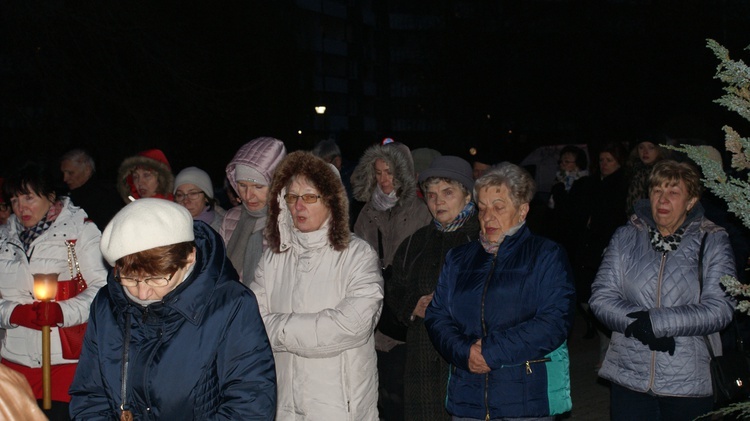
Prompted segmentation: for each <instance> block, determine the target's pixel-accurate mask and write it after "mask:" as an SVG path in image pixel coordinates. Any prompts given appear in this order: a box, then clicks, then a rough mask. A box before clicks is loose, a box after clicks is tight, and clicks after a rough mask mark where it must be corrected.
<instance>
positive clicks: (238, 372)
mask: <svg viewBox="0 0 750 421" xmlns="http://www.w3.org/2000/svg"><path fill="white" fill-rule="evenodd" d="M101 251H102V255H103V256H104V258H105V259H106V260H107V261H108V262H109V264H110V265H112V266H113V269H112V272H111V273H110V276H109V278H108V279H107V286H106V287H105V288H102V290H101V293H100V294H98V295H97V297H96V298H95V299H94V302H93V303H92V305H91V318H90V319H89V327H88V331H87V332H86V337H85V339H84V344H83V351H82V353H81V360H80V363H79V367H78V371H77V372H76V376H75V379H74V381H73V384H72V386H71V388H70V393H71V396H72V399H71V403H70V413H71V415H72V416H73V418H75V419H164V420H204V419H238V420H239V419H241V420H272V419H273V417H274V414H275V412H276V384H275V373H274V361H273V355H272V353H271V348H270V346H269V343H268V336H266V332H265V329H264V327H263V321H262V320H261V318H260V314H259V312H258V303H257V301H256V299H255V296H254V295H253V293H252V291H250V290H249V289H247V288H245V287H244V286H242V285H241V284H240V283H239V282H238V278H237V272H236V271H235V270H234V269H233V268H232V265H231V263H230V262H229V260H227V258H226V254H225V253H224V246H223V244H222V240H221V238H220V237H219V236H218V234H217V233H216V232H215V231H214V230H212V229H211V228H209V227H208V225H206V224H205V223H203V222H200V221H195V222H194V221H193V218H192V217H191V215H190V213H189V212H188V211H187V210H186V209H185V208H184V207H182V206H180V205H178V204H176V203H173V202H168V201H165V200H159V199H141V200H137V201H135V202H133V203H131V204H129V205H127V206H125V207H124V208H123V209H122V210H121V211H120V212H118V213H117V215H115V217H114V218H113V219H112V221H111V222H110V223H109V225H107V227H106V228H105V229H104V233H103V234H102V241H101ZM120 417H123V418H120ZM128 417H129V418H128Z"/></svg>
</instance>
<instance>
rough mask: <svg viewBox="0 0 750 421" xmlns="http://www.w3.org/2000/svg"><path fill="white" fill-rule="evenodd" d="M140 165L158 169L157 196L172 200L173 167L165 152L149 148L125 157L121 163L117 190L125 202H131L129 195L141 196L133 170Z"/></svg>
mask: <svg viewBox="0 0 750 421" xmlns="http://www.w3.org/2000/svg"><path fill="white" fill-rule="evenodd" d="M138 167H141V168H148V169H151V170H154V171H156V174H157V176H158V178H159V188H158V189H157V191H156V197H158V198H160V199H167V200H172V197H173V196H172V191H173V190H174V174H172V167H171V166H170V165H169V161H167V157H166V156H165V155H164V152H162V151H161V150H159V149H149V150H146V151H143V152H139V153H138V155H135V156H131V157H129V158H125V160H124V161H122V164H120V169H119V170H117V192H118V193H120V197H122V200H123V201H124V202H125V203H130V199H129V198H128V196H132V197H133V198H135V199H140V198H141V196H140V195H139V194H138V189H136V187H135V185H134V184H133V176H132V173H133V170H135V169H136V168H138Z"/></svg>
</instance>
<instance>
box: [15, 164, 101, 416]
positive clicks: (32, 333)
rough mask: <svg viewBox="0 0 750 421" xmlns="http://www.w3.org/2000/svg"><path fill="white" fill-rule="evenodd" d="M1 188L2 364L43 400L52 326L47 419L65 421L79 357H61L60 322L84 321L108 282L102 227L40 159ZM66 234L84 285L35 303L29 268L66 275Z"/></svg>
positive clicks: (31, 275) (62, 278)
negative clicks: (5, 205) (45, 332)
mask: <svg viewBox="0 0 750 421" xmlns="http://www.w3.org/2000/svg"><path fill="white" fill-rule="evenodd" d="M3 194H4V196H5V198H6V199H7V200H8V201H9V202H10V204H11V206H12V207H13V215H11V217H10V219H9V221H8V223H7V224H6V225H3V226H0V296H1V297H2V298H0V328H3V329H5V330H6V336H5V338H4V339H3V341H2V350H1V351H0V356H2V364H3V365H5V366H7V367H9V368H11V369H14V370H16V371H18V372H20V373H21V374H23V375H24V376H25V377H26V379H27V380H28V381H29V384H30V385H31V388H32V390H33V391H34V395H35V397H36V398H37V399H41V398H42V333H41V332H40V331H41V330H42V327H43V326H52V329H51V335H50V336H51V362H52V369H51V370H52V408H51V409H50V410H47V411H45V413H46V415H47V416H48V417H49V418H50V419H52V420H64V419H68V402H69V401H70V396H69V395H68V387H69V386H70V383H71V382H72V380H73V375H74V373H75V370H76V366H77V362H78V361H77V359H69V358H65V357H64V356H63V351H62V345H61V341H60V333H59V331H58V327H68V326H76V325H80V324H82V323H85V322H86V321H87V320H88V317H89V306H90V304H91V301H92V300H93V298H94V295H96V292H97V290H98V289H99V288H100V287H101V286H103V285H104V284H105V279H106V274H107V271H106V269H105V267H104V264H103V261H102V255H101V252H100V251H99V241H100V238H101V233H100V232H99V229H98V228H97V227H96V225H94V223H92V222H91V221H89V220H88V217H87V215H86V212H85V211H83V210H82V209H81V208H79V207H76V206H74V205H73V204H72V203H71V202H70V199H68V198H67V197H63V198H58V196H57V194H56V193H55V189H54V187H53V179H52V175H51V174H50V173H49V172H48V171H47V170H46V169H45V168H44V167H42V166H41V165H39V164H35V163H27V164H24V165H23V166H21V167H20V168H19V169H18V170H17V171H16V172H14V173H13V174H11V176H10V177H8V178H7V179H6V180H5V183H4V184H3ZM66 240H75V246H74V250H75V254H76V257H77V260H78V263H79V265H80V270H81V273H82V275H83V278H84V279H85V280H86V283H87V284H88V288H86V289H85V290H84V291H83V292H81V293H80V294H78V295H77V296H75V297H73V298H70V299H67V300H63V301H52V302H44V303H42V302H39V301H35V296H34V289H33V286H34V274H42V273H44V274H54V275H58V277H59V279H60V280H64V279H68V278H69V277H70V274H69V263H68V256H69V254H68V246H67V244H66Z"/></svg>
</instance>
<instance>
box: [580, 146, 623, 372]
mask: <svg viewBox="0 0 750 421" xmlns="http://www.w3.org/2000/svg"><path fill="white" fill-rule="evenodd" d="M626 153H627V152H626V151H625V147H624V146H623V145H622V144H621V143H619V142H610V143H607V144H605V145H604V146H603V147H602V148H601V150H600V151H599V163H598V164H599V165H598V168H599V169H598V171H597V172H596V174H595V175H594V176H592V177H591V179H592V181H593V183H592V189H591V192H590V193H591V198H590V200H589V202H588V206H589V207H588V209H587V210H586V215H587V221H586V226H585V227H584V229H583V230H582V231H581V232H579V233H576V236H575V238H576V239H577V242H578V243H577V245H576V247H575V249H574V251H573V254H572V255H571V264H572V265H573V276H574V277H575V283H576V299H577V300H578V305H579V309H580V310H581V312H582V314H583V316H584V320H585V321H586V333H585V335H584V337H585V338H593V337H594V336H596V334H598V336H599V361H598V363H597V366H596V369H597V370H598V369H599V367H601V363H602V361H604V355H605V354H606V352H607V347H608V346H609V335H610V331H609V329H608V328H606V327H605V326H604V325H602V324H601V323H599V322H598V321H597V319H596V317H594V315H593V314H592V313H591V310H590V309H589V304H588V302H589V299H590V298H591V284H592V283H593V282H594V278H595V277H596V272H597V270H599V265H600V264H601V262H602V254H603V253H604V249H605V248H606V247H607V244H609V240H610V239H611V238H612V235H613V234H614V233H615V230H616V229H617V228H618V227H620V226H621V225H624V224H625V222H627V213H626V212H625V210H626V209H625V200H626V197H627V194H628V184H627V180H626V178H625V169H624V167H623V166H624V165H625V160H626Z"/></svg>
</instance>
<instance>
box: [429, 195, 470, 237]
mask: <svg viewBox="0 0 750 421" xmlns="http://www.w3.org/2000/svg"><path fill="white" fill-rule="evenodd" d="M475 212H476V206H475V205H474V202H472V201H471V200H469V203H467V204H466V206H464V208H463V210H462V211H461V212H459V213H458V215H456V217H455V218H453V221H451V222H449V223H448V224H447V225H446V226H442V225H441V224H440V222H438V221H437V220H436V219H433V220H432V222H433V223H434V224H435V228H437V230H438V231H440V232H453V231H455V230H457V229H459V228H461V227H462V226H463V225H464V223H466V221H468V220H469V218H471V217H472V216H474V213H475Z"/></svg>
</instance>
